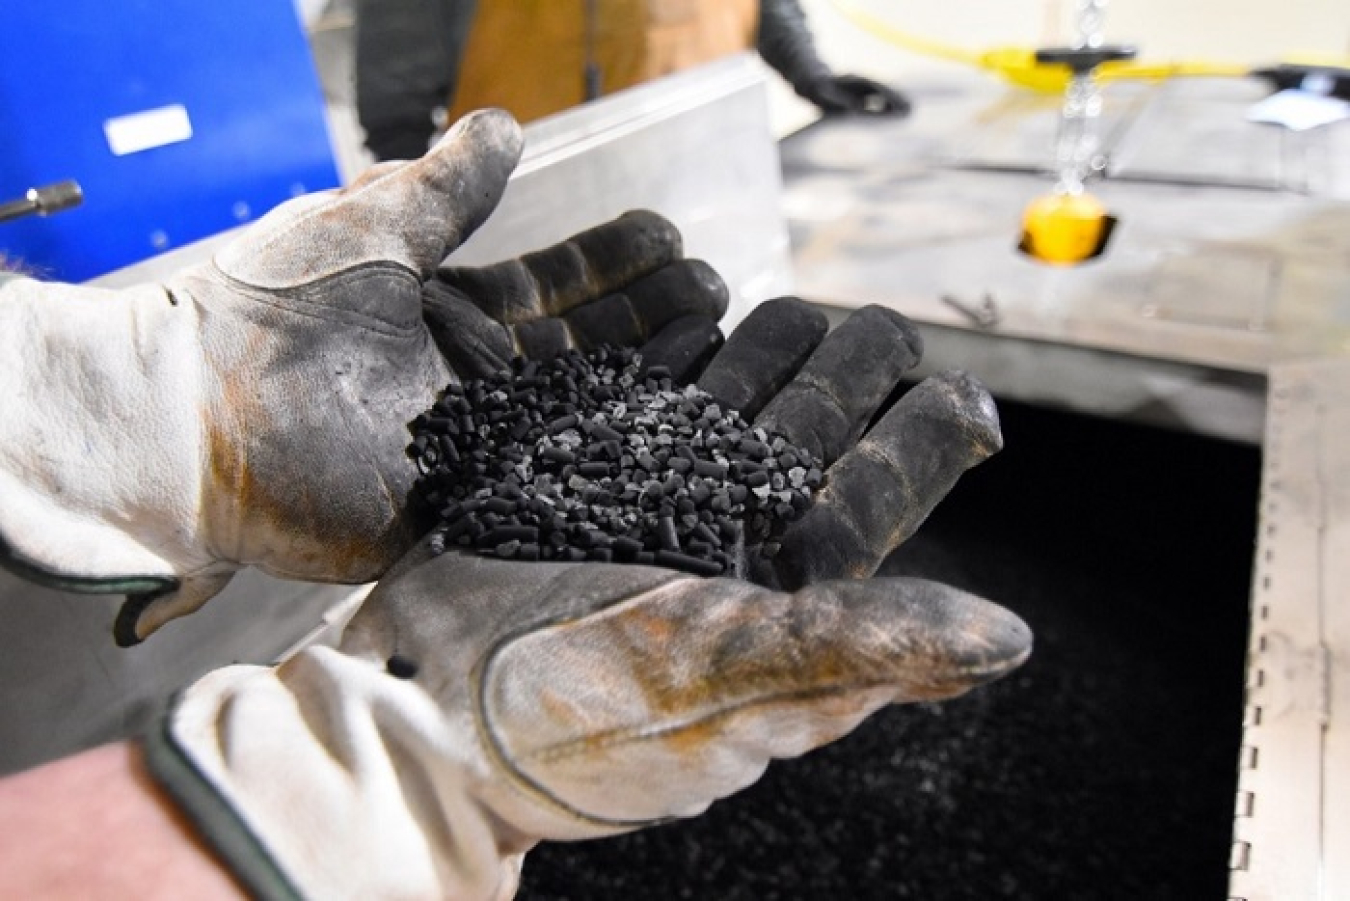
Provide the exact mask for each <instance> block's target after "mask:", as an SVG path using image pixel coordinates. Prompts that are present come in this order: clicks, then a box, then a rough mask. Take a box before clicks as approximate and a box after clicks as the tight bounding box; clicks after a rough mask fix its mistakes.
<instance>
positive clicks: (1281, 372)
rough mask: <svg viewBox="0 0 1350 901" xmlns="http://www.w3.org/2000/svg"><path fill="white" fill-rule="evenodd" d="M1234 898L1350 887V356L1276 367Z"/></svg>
mask: <svg viewBox="0 0 1350 901" xmlns="http://www.w3.org/2000/svg"><path fill="white" fill-rule="evenodd" d="M1264 452H1265V462H1264V467H1263V468H1264V472H1263V484H1262V498H1261V527H1260V535H1259V539H1258V544H1257V557H1256V560H1257V562H1256V571H1255V578H1254V583H1253V591H1252V628H1251V639H1250V651H1249V659H1248V678H1247V708H1246V716H1245V724H1244V735H1243V754H1242V757H1241V760H1240V761H1239V782H1238V797H1237V800H1236V805H1235V818H1234V824H1235V825H1234V831H1233V854H1232V860H1231V863H1232V866H1233V871H1232V875H1231V878H1230V892H1229V893H1230V895H1231V896H1232V897H1234V898H1242V899H1246V901H1286V899H1327V901H1330V899H1339V898H1345V897H1347V896H1350V605H1347V604H1346V597H1347V595H1350V558H1348V557H1347V555H1346V549H1347V548H1350V479H1347V473H1348V472H1350V361H1346V360H1321V361H1303V362H1296V363H1288V364H1281V365H1278V366H1276V367H1274V369H1273V370H1272V372H1271V376H1270V417H1269V422H1268V425H1267V429H1266V440H1265V446H1264Z"/></svg>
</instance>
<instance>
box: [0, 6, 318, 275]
mask: <svg viewBox="0 0 1350 901" xmlns="http://www.w3.org/2000/svg"><path fill="white" fill-rule="evenodd" d="M3 19H4V30H3V33H2V34H0V201H3V200H10V199H16V198H19V197H21V196H22V195H23V193H24V192H25V191H26V190H28V188H30V187H36V186H40V185H45V184H49V183H51V182H56V181H61V180H63V179H68V178H73V179H75V180H77V181H78V182H79V183H80V185H81V186H82V187H83V188H84V194H85V202H84V204H83V205H82V206H81V207H78V208H76V209H74V210H70V211H67V212H63V213H58V214H56V215H53V216H51V217H47V218H38V217H28V218H26V219H23V220H18V221H14V222H10V223H7V224H0V251H4V252H7V253H8V254H9V255H11V256H17V257H19V258H21V259H23V260H25V261H26V262H28V263H30V264H32V265H35V266H36V267H38V268H39V269H42V270H44V271H46V272H48V273H50V274H52V275H54V276H56V277H59V278H62V279H66V280H70V281H83V280H85V279H88V278H92V277H94V276H96V275H101V274H103V273H105V272H110V271H112V270H114V269H118V268H121V267H122V266H126V265H128V264H130V263H134V262H137V261H140V260H143V259H146V258H148V257H151V256H154V255H155V254H157V253H160V252H162V251H165V250H169V249H172V248H174V247H179V246H181V245H183V244H188V243H191V242H193V241H196V240H198V239H200V238H204V237H207V236H210V235H213V234H217V233H219V232H221V231H224V230H226V229H228V228H232V227H234V226H236V225H238V224H239V223H241V222H244V221H248V220H250V219H254V218H257V217H258V216H260V215H262V214H263V213H265V212H267V210H269V209H270V208H272V207H273V206H275V205H276V204H277V203H279V202H281V201H283V200H285V199H287V198H289V197H291V196H294V195H296V194H300V193H304V192H307V191H313V190H318V189H321V188H329V187H333V186H335V185H336V184H337V183H338V175H337V171H336V168H335V166H334V163H333V151H332V145H331V143H330V142H329V137H328V132H327V125H326V123H325V120H324V113H323V96H322V92H321V90H320V87H319V83H318V78H317V76H316V74H315V71H314V63H313V60H312V58H311V56H310V51H309V45H308V43H307V42H306V39H305V35H304V32H303V29H302V27H301V24H300V21H299V18H298V15H297V13H296V10H295V7H294V4H293V2H292V0H229V2H220V0H214V2H211V0H5V3H4V13H3ZM172 105H181V106H182V107H183V108H185V109H186V111H187V117H188V120H189V121H190V122H191V128H192V137H190V138H188V139H187V140H184V141H180V142H177V143H171V144H166V145H164V146H157V147H153V148H151V149H146V150H141V151H139V152H134V153H128V154H126V155H123V156H117V155H114V153H113V152H112V149H111V148H110V145H109V141H108V138H107V135H106V133H105V127H104V126H105V123H106V122H107V121H108V120H111V119H118V118H119V117H124V116H128V115H131V114H135V113H140V112H144V111H147V110H154V109H158V108H162V107H167V106H172Z"/></svg>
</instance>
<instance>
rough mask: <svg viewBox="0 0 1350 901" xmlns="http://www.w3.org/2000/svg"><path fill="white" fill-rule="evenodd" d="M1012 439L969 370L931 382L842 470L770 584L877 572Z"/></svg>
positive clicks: (781, 555) (793, 529) (832, 476)
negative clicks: (959, 484)
mask: <svg viewBox="0 0 1350 901" xmlns="http://www.w3.org/2000/svg"><path fill="white" fill-rule="evenodd" d="M1002 446H1003V439H1002V434H1001V432H1000V430H999V422H998V410H997V408H996V407H995V406H994V400H993V398H992V397H990V396H989V393H988V392H987V391H986V390H985V389H984V387H983V386H982V385H980V383H979V382H977V381H976V380H975V379H974V378H972V377H971V376H969V375H967V374H965V373H963V372H948V373H942V374H940V375H936V376H933V377H931V378H928V379H925V380H924V381H923V382H921V383H920V384H919V385H917V386H916V387H915V388H914V389H913V390H911V391H910V392H909V393H907V394H906V395H905V396H904V397H902V398H901V399H900V400H899V401H898V402H896V404H895V406H893V407H892V408H891V409H890V410H889V411H887V413H886V415H885V416H883V417H882V418H881V420H880V421H879V422H878V423H877V424H876V425H875V426H873V427H872V429H871V430H870V431H869V432H868V433H867V435H866V436H865V437H864V438H863V439H862V440H861V441H860V442H859V443H858V445H857V446H856V447H854V448H853V449H852V450H850V451H849V452H848V453H846V454H844V455H843V457H841V458H840V459H839V461H838V462H837V463H835V464H834V465H833V466H832V467H830V469H829V472H828V473H827V477H826V480H825V486H824V488H822V489H821V491H820V493H819V494H817V495H816V497H815V499H814V502H813V503H812V505H811V507H810V508H809V509H808V510H807V511H806V514H805V515H804V516H803V517H802V518H801V519H799V520H797V521H796V522H794V523H792V524H791V525H790V526H789V527H788V529H787V530H786V531H785V533H784V535H783V537H782V539H781V548H780V550H779V551H778V552H777V554H776V555H775V556H774V557H773V558H772V560H771V561H766V562H767V563H768V564H769V565H771V566H772V573H771V574H759V575H760V576H761V577H765V576H767V577H768V578H767V581H769V582H770V584H777V585H779V586H781V587H783V588H787V589H792V588H798V587H800V586H803V585H809V584H811V583H813V582H818V581H822V580H825V579H845V578H855V579H860V578H867V577H868V576H871V575H872V574H873V573H874V572H876V570H877V567H878V566H880V565H881V562H882V560H884V559H885V558H886V556H887V555H888V554H890V553H891V551H893V550H895V549H896V548H897V547H899V546H900V545H901V544H902V543H903V542H904V541H905V540H907V539H908V538H909V536H910V535H912V534H914V532H915V530H916V529H918V528H919V526H920V525H922V523H923V521H924V520H925V519H927V518H928V514H929V513H931V512H932V511H933V508H934V507H936V506H937V505H938V503H939V502H940V501H941V500H942V499H943V498H944V497H946V495H947V492H948V491H950V490H951V489H952V486H954V485H955V484H956V480H957V479H958V478H960V476H961V474H962V473H963V472H965V471H966V470H967V469H969V468H970V467H972V466H974V465H975V464H977V463H979V462H980V461H982V460H984V459H985V458H987V457H989V456H990V455H992V454H994V453H996V452H997V451H998V450H999V449H1000V448H1001V447H1002Z"/></svg>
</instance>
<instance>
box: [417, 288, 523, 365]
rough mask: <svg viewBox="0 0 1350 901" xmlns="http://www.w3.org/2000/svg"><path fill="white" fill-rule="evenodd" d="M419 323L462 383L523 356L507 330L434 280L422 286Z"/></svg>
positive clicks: (458, 294) (450, 289) (509, 363)
mask: <svg viewBox="0 0 1350 901" xmlns="http://www.w3.org/2000/svg"><path fill="white" fill-rule="evenodd" d="M422 320H423V321H424V322H425V323H426V325H427V331H429V332H430V333H431V337H432V340H433V341H435V342H436V347H437V349H439V350H440V352H441V356H443V357H445V361H446V363H447V364H449V367H450V370H451V371H452V372H454V373H455V374H456V375H458V376H459V377H460V378H463V379H481V378H487V377H488V376H490V375H492V374H493V373H496V372H501V371H502V370H504V369H507V368H509V367H510V365H511V360H512V359H513V358H515V357H516V356H518V355H521V354H522V353H524V351H523V350H522V349H521V348H520V347H518V346H517V344H516V340H515V337H514V335H513V334H512V332H511V330H510V329H508V328H507V327H506V326H504V325H502V324H501V323H500V322H498V321H497V320H495V319H493V318H491V317H490V316H488V315H487V314H486V313H484V312H483V311H482V310H480V309H478V307H476V306H474V305H473V304H472V303H470V302H469V301H468V300H467V299H466V298H465V297H464V296H463V295H461V294H460V293H459V292H458V291H456V290H454V289H453V288H451V287H449V286H448V285H445V284H442V283H440V282H437V281H435V280H432V281H430V282H427V283H426V284H425V285H423V286H422ZM525 355H527V356H528V355H529V354H525Z"/></svg>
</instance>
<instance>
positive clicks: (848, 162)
mask: <svg viewBox="0 0 1350 901" xmlns="http://www.w3.org/2000/svg"><path fill="white" fill-rule="evenodd" d="M912 93H913V94H914V96H915V101H916V103H915V106H916V114H915V115H914V117H913V119H912V120H907V121H900V122H884V121H880V122H879V121H874V120H838V121H836V120H825V121H823V122H821V123H819V124H817V125H815V126H813V127H811V128H808V129H806V130H804V131H803V132H801V133H799V134H797V135H793V136H791V137H790V138H788V139H787V140H785V141H784V142H783V145H782V156H783V168H784V182H785V186H784V195H785V207H786V211H787V218H788V224H789V228H790V231H791V234H792V237H793V244H794V262H795V274H796V278H797V290H798V292H799V293H800V294H801V295H802V296H803V297H805V298H807V299H810V300H815V301H819V302H821V303H823V304H827V305H831V306H838V307H841V308H850V307H855V306H860V305H862V304H865V303H882V304H886V305H889V306H893V307H895V308H896V309H899V310H901V311H902V312H904V313H905V314H907V315H908V316H910V317H911V318H912V319H914V320H916V321H917V322H920V323H922V324H923V325H924V326H925V329H924V334H925V337H926V338H927V339H928V342H929V345H930V351H929V354H928V356H927V359H928V361H929V366H944V365H953V361H960V362H961V365H967V366H970V367H972V368H975V369H977V370H979V371H980V374H981V376H982V377H983V378H985V379H986V380H987V381H988V382H989V384H990V385H991V387H992V388H994V390H995V391H996V392H999V393H1002V394H1004V395H1005V396H1010V397H1015V398H1018V399H1026V400H1031V401H1035V402H1050V403H1055V404H1061V405H1064V406H1068V407H1070V408H1073V409H1079V410H1082V411H1085V412H1093V413H1107V414H1108V415H1113V416H1118V417H1122V418H1134V419H1140V420H1143V421H1148V422H1154V423H1158V424H1167V425H1176V426H1180V427H1183V428H1186V429H1188V430H1193V431H1198V432H1202V433H1206V434H1212V435H1216V436H1219V437H1225V438H1233V439H1238V440H1243V441H1249V442H1257V441H1259V440H1260V437H1261V423H1262V404H1263V400H1264V384H1263V377H1264V373H1265V372H1266V370H1267V369H1268V368H1269V366H1270V365H1271V364H1272V363H1275V362H1278V361H1283V360H1291V359H1302V358H1308V357H1320V356H1324V355H1328V354H1333V355H1334V354H1339V353H1342V352H1344V351H1345V350H1347V349H1350V307H1347V300H1350V253H1347V250H1348V249H1350V237H1348V236H1350V203H1347V200H1350V163H1347V162H1346V161H1347V160H1350V154H1347V153H1345V152H1343V151H1344V150H1347V149H1350V127H1347V126H1344V125H1341V126H1333V127H1331V128H1328V129H1322V130H1315V131H1312V132H1305V133H1299V134H1295V133H1291V132H1286V131H1283V130H1279V129H1275V128H1273V127H1270V126H1260V125H1255V124H1252V123H1249V122H1247V121H1245V119H1244V113H1245V111H1246V109H1247V107H1249V106H1250V105H1251V104H1252V103H1253V102H1255V101H1256V100H1257V99H1259V98H1260V97H1262V96H1264V95H1265V94H1266V93H1268V91H1267V89H1266V87H1265V86H1264V85H1262V84H1261V83H1259V82H1256V81H1250V80H1240V79H1225V80H1220V79H1204V80H1193V81H1175V82H1170V83H1167V84H1164V85H1161V86H1156V87H1154V86H1148V85H1140V84H1116V85H1112V86H1111V88H1110V89H1109V90H1108V91H1107V93H1106V97H1107V106H1106V112H1105V114H1104V117H1103V119H1104V121H1103V125H1104V128H1103V129H1102V131H1103V136H1104V137H1103V144H1104V152H1105V153H1106V154H1107V155H1108V159H1109V165H1108V168H1107V174H1108V176H1109V177H1108V178H1107V179H1106V180H1105V181H1101V182H1097V183H1095V184H1094V185H1093V187H1092V190H1093V192H1094V193H1095V194H1096V195H1097V196H1098V197H1099V198H1100V199H1101V200H1102V201H1103V202H1104V203H1105V204H1106V205H1107V207H1108V208H1109V209H1111V211H1112V212H1113V213H1114V214H1115V215H1117V216H1118V217H1119V219H1120V225H1119V226H1118V228H1117V229H1116V233H1115V235H1114V236H1113V238H1112V243H1111V245H1110V247H1109V248H1108V250H1107V252H1106V254H1105V255H1104V256H1103V257H1102V258H1100V259H1098V260H1095V261H1092V262H1090V263H1088V264H1086V265H1084V266H1081V267H1079V268H1075V269H1055V268H1051V267H1047V266H1043V265H1041V264H1038V263H1036V262H1034V261H1032V260H1030V259H1028V258H1026V257H1024V256H1022V255H1021V254H1019V253H1018V252H1017V251H1016V250H1015V245H1016V243H1017V240H1018V233H1019V230H1020V225H1021V223H1020V219H1021V213H1022V210H1023V208H1024V207H1025V206H1026V204H1027V203H1028V202H1030V201H1031V200H1032V199H1033V198H1035V197H1037V196H1039V195H1041V194H1044V193H1046V192H1048V191H1049V190H1050V187H1051V185H1052V183H1053V177H1052V176H1051V175H1050V174H1049V172H1048V170H1047V166H1048V164H1049V163H1050V162H1051V160H1052V154H1051V148H1052V146H1053V144H1052V141H1053V136H1054V129H1055V124H1056V117H1057V114H1058V102H1059V101H1058V98H1057V97H1051V96H1040V95H1032V94H1028V93H1025V92H1022V91H1017V90H1005V89H1003V88H1001V87H999V86H997V85H995V84H993V83H992V82H989V81H987V80H973V79H972V80H965V81H961V82H958V83H956V84H955V85H951V84H946V83H944V84H942V85H938V86H929V87H925V86H924V85H916V86H914V87H913V89H912ZM944 297H945V298H949V300H944ZM986 299H988V300H991V301H992V304H993V307H992V309H993V310H994V315H995V316H996V317H997V321H996V322H994V323H993V324H986V323H982V322H979V321H976V319H977V317H975V316H974V315H971V314H973V313H976V312H978V311H979V309H980V307H981V306H982V305H983V304H984V303H985V301H986ZM951 301H955V303H954V304H953V303H952V302H951ZM960 306H964V307H965V308H966V309H967V310H969V311H970V313H963V312H962V311H961V310H960V309H959V307H960Z"/></svg>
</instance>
